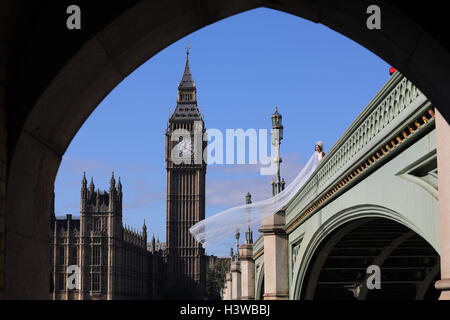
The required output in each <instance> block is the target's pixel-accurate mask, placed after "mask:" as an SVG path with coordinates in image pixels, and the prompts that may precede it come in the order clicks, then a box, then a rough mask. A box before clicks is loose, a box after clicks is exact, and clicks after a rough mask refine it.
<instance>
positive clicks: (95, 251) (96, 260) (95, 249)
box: [92, 246, 100, 266]
mask: <svg viewBox="0 0 450 320" xmlns="http://www.w3.org/2000/svg"><path fill="white" fill-rule="evenodd" d="M92 265H94V266H99V265H100V246H92Z"/></svg>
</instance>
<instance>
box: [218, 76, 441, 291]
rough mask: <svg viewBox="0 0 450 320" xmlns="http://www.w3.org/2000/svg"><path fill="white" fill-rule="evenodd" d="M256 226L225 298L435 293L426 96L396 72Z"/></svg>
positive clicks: (433, 173) (434, 205) (433, 160)
mask: <svg viewBox="0 0 450 320" xmlns="http://www.w3.org/2000/svg"><path fill="white" fill-rule="evenodd" d="M260 231H261V236H260V237H259V238H258V239H257V240H256V241H255V243H254V244H244V245H243V246H242V247H241V258H240V260H241V261H235V262H233V263H232V266H231V273H230V274H229V275H228V276H227V279H228V281H227V288H226V290H225V299H237V298H243V299H249V298H250V299H251V298H253V297H255V298H256V299H395V298H400V299H433V298H434V299H436V298H438V297H439V293H440V292H439V291H438V290H436V289H435V288H434V284H435V282H436V281H437V280H439V279H440V278H439V276H440V264H439V263H440V261H439V253H440V238H439V236H440V223H439V194H438V169H437V157H436V132H435V111H434V107H433V105H432V104H431V102H430V101H429V100H428V99H427V98H426V97H425V95H424V94H422V93H421V92H420V91H419V90H418V89H417V87H415V86H414V85H413V84H412V83H411V81H409V80H408V79H406V78H405V77H404V76H403V75H401V74H400V73H399V72H396V73H394V75H393V76H392V77H391V78H390V79H389V81H388V82H387V83H386V84H385V85H384V86H383V88H382V89H381V90H380V91H379V92H378V94H377V95H376V96H375V97H374V98H373V99H372V101H370V103H369V104H368V105H367V106H366V107H365V108H364V109H363V111H362V112H361V113H360V115H359V116H358V117H357V118H356V119H355V120H354V121H353V123H352V124H351V125H350V127H349V128H348V129H347V130H346V131H345V132H344V134H343V135H342V136H341V137H340V139H339V140H338V141H337V142H336V144H335V145H334V146H333V147H332V148H331V149H330V150H329V152H328V153H327V154H326V156H325V157H324V158H323V159H322V160H321V161H320V163H319V165H318V166H317V168H316V169H315V171H314V172H313V173H312V175H311V176H310V178H309V179H308V180H307V182H306V183H305V184H304V185H303V186H302V188H301V189H300V190H299V191H298V193H297V194H296V195H295V196H294V197H293V198H292V199H291V201H290V203H289V204H288V205H287V206H286V207H285V208H284V211H281V212H278V213H276V214H275V215H274V216H273V217H271V218H268V219H267V220H265V221H264V222H263V225H262V227H261V229H260ZM371 265H375V266H378V267H379V273H380V275H379V276H380V288H379V289H377V288H371V286H370V285H369V286H368V285H367V282H368V280H370V279H369V278H370V276H371V274H372V273H371V272H367V268H368V267H369V266H371ZM249 267H250V268H253V270H249ZM238 273H240V275H239V274H238ZM251 279H254V280H253V281H254V283H250V282H252V281H251ZM236 282H240V285H241V289H240V290H239V289H238V288H237V286H238V285H239V284H238V283H236ZM369 282H370V281H369ZM228 288H232V289H231V290H230V289H228ZM230 295H231V296H230Z"/></svg>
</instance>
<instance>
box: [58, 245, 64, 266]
mask: <svg viewBox="0 0 450 320" xmlns="http://www.w3.org/2000/svg"><path fill="white" fill-rule="evenodd" d="M64 249H65V248H64V247H59V260H58V264H65V250H64Z"/></svg>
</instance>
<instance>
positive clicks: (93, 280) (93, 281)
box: [91, 273, 100, 291]
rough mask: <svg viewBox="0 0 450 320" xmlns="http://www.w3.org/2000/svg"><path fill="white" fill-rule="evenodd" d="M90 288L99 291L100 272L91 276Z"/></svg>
mask: <svg viewBox="0 0 450 320" xmlns="http://www.w3.org/2000/svg"><path fill="white" fill-rule="evenodd" d="M91 290H92V291H100V274H99V273H93V274H92V277H91Z"/></svg>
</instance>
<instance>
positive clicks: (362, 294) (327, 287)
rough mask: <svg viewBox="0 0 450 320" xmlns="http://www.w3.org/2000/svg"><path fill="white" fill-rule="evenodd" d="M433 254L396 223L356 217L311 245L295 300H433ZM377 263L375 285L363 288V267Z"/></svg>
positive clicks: (436, 260)
mask: <svg viewBox="0 0 450 320" xmlns="http://www.w3.org/2000/svg"><path fill="white" fill-rule="evenodd" d="M439 262H440V260H439V254H438V253H437V252H436V251H435V250H434V249H433V248H432V246H431V245H430V244H428V242H427V241H426V240H424V239H423V238H422V237H421V236H419V235H418V234H417V233H415V232H414V231H412V230H411V229H409V228H408V227H406V226H404V225H402V224H401V223H399V222H396V221H393V220H390V219H386V218H360V219H357V220H353V221H351V222H348V223H346V224H344V225H343V226H341V227H339V228H337V229H336V230H334V231H333V232H332V233H331V234H330V235H328V236H327V237H326V238H325V239H324V240H323V241H322V243H321V244H320V245H319V247H318V248H317V250H316V252H315V254H314V257H313V258H312V260H311V262H310V264H309V266H308V270H307V272H306V275H305V278H304V282H305V283H304V285H303V290H302V292H301V293H300V298H302V299H306V300H311V299H325V300H326V299H340V300H353V299H359V300H366V299H384V300H392V299H401V300H406V299H416V300H422V299H437V298H438V297H439V294H440V292H439V291H438V290H436V289H435V288H434V282H435V281H436V280H438V279H440V273H439V271H440V269H439V267H440V264H439ZM370 265H376V266H379V267H380V275H381V288H380V289H379V290H376V289H373V290H369V289H368V287H367V285H366V283H367V281H368V279H369V276H370V274H367V273H366V271H367V267H368V266H370Z"/></svg>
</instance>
